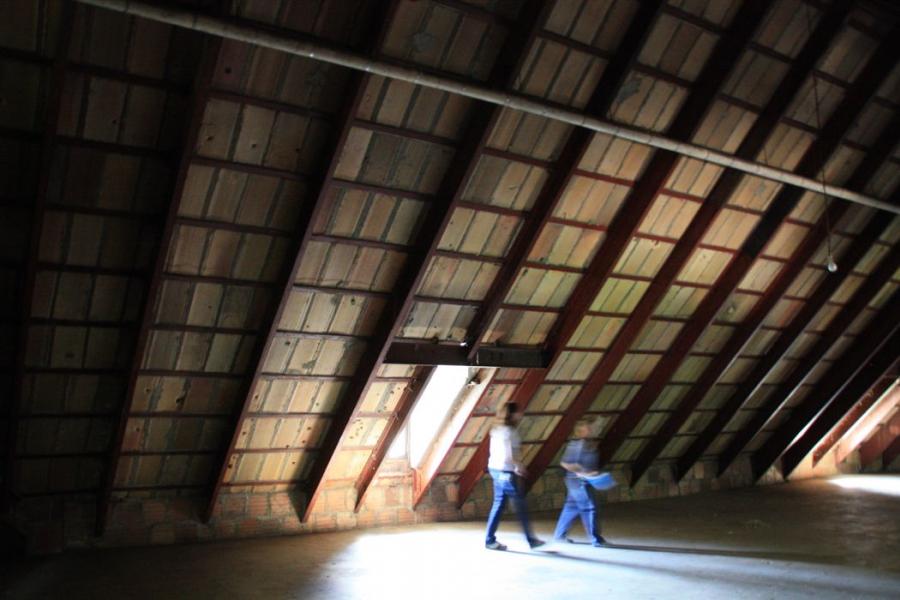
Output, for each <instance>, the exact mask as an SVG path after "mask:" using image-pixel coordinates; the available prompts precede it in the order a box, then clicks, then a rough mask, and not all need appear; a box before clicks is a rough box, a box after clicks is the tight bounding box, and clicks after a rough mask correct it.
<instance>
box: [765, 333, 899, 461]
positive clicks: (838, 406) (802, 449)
mask: <svg viewBox="0 0 900 600" xmlns="http://www.w3.org/2000/svg"><path fill="white" fill-rule="evenodd" d="M892 349H893V350H892ZM898 356H900V334H898V333H895V334H894V335H893V336H892V337H891V339H890V340H889V341H888V342H887V343H886V344H885V345H884V347H883V348H882V351H881V352H878V353H877V354H876V355H875V356H872V357H870V360H869V361H868V362H866V363H865V364H864V365H863V367H862V369H861V370H860V371H859V372H858V373H856V375H854V377H853V379H851V380H850V381H849V382H848V383H847V385H846V386H844V388H843V389H842V390H841V391H840V393H839V394H838V395H837V396H836V397H835V398H834V399H833V400H832V401H831V402H830V403H829V404H828V407H827V408H826V409H825V410H824V411H822V412H821V413H820V414H819V415H818V416H817V417H816V418H815V420H814V421H813V422H812V424H811V425H809V427H807V428H806V430H805V431H804V432H803V434H802V435H801V436H800V437H799V438H798V439H797V440H796V441H794V442H793V443H792V444H791V445H790V447H789V448H788V449H787V450H786V451H785V452H784V454H783V455H782V457H781V473H782V475H784V477H787V476H788V475H790V474H791V473H792V472H793V471H794V469H796V468H797V465H799V464H800V462H801V461H802V460H803V459H804V458H805V457H806V455H807V454H809V453H810V451H811V450H812V449H813V448H814V447H816V444H818V443H819V442H820V440H822V439H823V438H824V437H825V435H826V434H827V433H828V432H829V431H832V430H833V428H834V427H835V425H837V424H838V422H839V421H840V420H841V419H842V418H843V417H844V416H845V415H847V414H848V412H849V411H850V409H852V408H854V407H855V406H857V405H858V404H859V402H860V401H862V400H864V399H865V398H866V397H869V398H871V401H870V404H869V405H870V406H871V404H872V403H874V402H875V401H877V400H878V398H879V397H880V396H881V394H876V393H874V392H875V390H876V388H877V385H878V384H879V383H880V382H889V381H890V380H889V379H888V378H887V377H886V376H887V375H888V374H890V373H892V372H894V369H895V368H896V364H897V357H898ZM841 362H843V358H842V359H841V360H840V361H839V363H838V364H840V363H841ZM891 383H892V382H891ZM887 387H890V384H888V385H887V386H885V387H884V388H883V389H887ZM810 394H811V395H814V394H816V390H813V391H812V392H810ZM860 414H862V413H860Z"/></svg>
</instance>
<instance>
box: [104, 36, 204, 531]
mask: <svg viewBox="0 0 900 600" xmlns="http://www.w3.org/2000/svg"><path fill="white" fill-rule="evenodd" d="M221 46H222V40H221V38H216V37H207V38H206V39H205V40H204V45H203V50H202V55H201V58H200V60H199V62H198V64H197V73H196V76H195V77H194V89H193V91H192V92H191V101H190V106H191V112H190V116H189V118H188V121H187V127H186V128H185V132H184V138H183V139H182V146H181V155H180V158H179V160H178V171H177V173H176V176H175V181H174V185H173V188H172V194H171V200H170V202H169V207H168V212H167V214H166V218H165V224H164V225H163V230H162V235H161V237H160V242H159V248H158V249H157V253H156V260H155V262H154V267H153V272H152V274H151V276H150V283H149V286H148V288H147V294H146V296H145V298H144V304H143V307H142V316H141V322H140V327H139V329H138V334H137V338H136V340H135V346H134V357H133V358H132V360H131V368H130V370H129V371H128V386H127V388H126V393H125V397H124V398H123V399H122V406H121V409H120V413H119V417H118V424H117V426H116V433H115V435H114V437H113V439H112V443H111V445H110V450H109V452H110V457H109V460H108V462H107V466H106V470H105V472H104V474H103V477H102V480H103V485H102V487H101V493H100V496H99V498H98V510H97V523H96V525H97V534H98V535H102V534H103V532H104V531H105V529H106V524H107V519H108V517H109V507H110V503H111V502H112V495H113V488H114V486H115V480H116V473H117V471H118V467H119V462H120V461H121V458H122V452H123V447H124V442H125V430H126V427H127V424H128V418H129V415H130V413H131V410H132V407H133V405H134V396H135V392H136V389H137V382H138V377H139V375H140V370H141V365H142V364H143V362H144V357H145V355H146V351H147V345H148V341H149V338H150V332H151V329H152V327H153V321H154V315H155V309H156V304H157V302H158V301H159V299H160V298H159V295H160V291H161V286H162V283H163V281H164V279H165V273H164V271H165V265H166V260H167V257H168V254H169V249H170V247H171V244H172V239H173V237H174V232H175V225H176V221H177V218H178V206H179V203H180V200H181V196H182V194H183V193H184V187H185V184H186V182H187V175H188V169H189V168H190V165H191V156H192V155H193V153H194V148H195V147H196V146H197V138H198V136H199V135H200V128H201V126H202V122H203V114H204V112H205V110H206V103H207V100H208V97H209V91H210V86H211V85H212V80H213V75H214V73H215V68H216V63H217V62H218V57H219V50H220V48H221Z"/></svg>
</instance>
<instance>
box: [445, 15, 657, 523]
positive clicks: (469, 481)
mask: <svg viewBox="0 0 900 600" xmlns="http://www.w3.org/2000/svg"><path fill="white" fill-rule="evenodd" d="M662 4H663V2H660V1H659V0H657V1H655V2H644V3H641V5H640V7H639V9H638V12H637V13H636V14H635V15H634V17H633V18H632V20H631V24H630V25H629V26H628V30H627V31H626V32H625V35H624V36H623V38H622V42H621V43H620V44H619V48H618V49H617V51H616V54H615V57H614V58H613V59H612V60H611V61H610V62H609V63H608V64H607V65H606V68H605V69H604V71H603V75H602V76H601V78H600V81H599V82H598V84H597V87H596V88H595V89H594V92H593V94H592V95H591V99H590V101H589V102H588V107H589V108H588V110H590V111H592V113H593V114H595V115H606V114H607V113H608V112H609V109H610V107H611V106H612V104H613V103H614V102H615V100H616V97H617V96H618V93H619V89H620V88H621V86H622V84H623V83H624V81H625V78H626V77H627V75H628V72H629V71H630V69H631V68H633V66H634V65H635V64H636V63H637V59H638V56H639V55H640V52H641V48H643V46H644V42H645V41H646V39H647V36H649V35H650V32H651V31H652V29H653V25H654V24H655V23H656V19H657V17H658V15H659V11H660V8H661V6H662ZM592 139H593V136H586V135H585V134H584V133H581V132H579V131H578V130H574V131H573V132H572V134H571V137H570V139H569V140H568V141H567V143H566V146H565V147H564V149H563V152H562V153H561V154H560V160H559V168H558V169H554V173H555V172H557V171H558V172H559V173H567V172H569V171H570V170H572V169H573V168H574V169H577V166H578V163H579V162H580V161H581V157H582V156H583V155H584V153H585V152H586V151H587V149H588V147H589V146H590V142H591V140H592ZM563 161H565V162H563ZM570 179H571V176H556V175H554V178H553V179H552V180H551V181H548V182H547V185H546V186H545V187H544V189H542V190H541V194H540V196H539V198H538V199H537V200H536V201H535V206H534V207H533V209H532V213H533V214H534V216H533V217H532V218H531V219H530V220H529V221H526V222H525V223H523V225H522V227H523V229H524V228H525V227H528V230H527V232H526V234H520V235H518V236H516V241H515V242H514V244H513V246H512V247H511V248H510V251H509V253H508V256H507V260H506V261H505V262H504V268H501V271H500V272H498V273H497V276H496V280H495V282H494V283H493V284H492V285H491V288H490V290H489V291H488V295H487V297H486V299H485V308H484V310H482V311H481V312H480V313H478V314H477V315H476V318H475V320H474V321H473V324H472V327H470V328H469V331H468V339H469V341H470V343H471V344H473V348H474V349H476V350H477V347H476V345H477V344H479V343H480V342H481V340H482V338H483V337H484V333H485V331H486V328H487V327H489V326H490V323H491V321H492V320H493V319H494V316H495V315H496V314H497V311H498V310H499V309H498V303H499V302H502V301H503V299H504V298H505V296H506V293H507V292H508V290H509V286H510V285H512V282H513V281H514V278H515V277H516V276H517V275H518V273H519V270H520V269H521V268H522V266H523V265H524V264H525V262H527V260H528V255H529V254H530V251H531V245H532V243H533V240H534V239H536V238H537V232H538V231H539V230H540V227H539V226H540V225H541V224H542V223H543V222H545V221H546V220H547V219H548V218H549V216H550V215H552V214H553V210H554V208H555V206H556V204H558V202H559V199H560V198H561V196H562V194H563V193H564V192H565V185H566V184H567V183H568V181H569V180H570ZM507 265H508V266H507ZM561 314H562V313H561ZM552 342H553V340H548V343H546V344H545V345H544V347H545V348H546V349H547V350H548V351H549V352H550V353H551V356H552V357H551V359H550V360H551V362H552V361H553V360H555V359H556V358H557V357H558V356H559V354H560V352H561V351H562V347H563V345H564V343H556V344H553V343H552ZM545 376H546V370H545V369H540V370H537V369H532V370H530V371H528V373H527V374H526V376H525V379H524V380H523V381H522V382H521V383H520V384H519V385H518V386H517V387H516V391H515V392H514V396H513V400H514V401H515V402H517V403H518V404H519V406H520V407H522V408H523V409H524V407H526V406H527V405H528V402H529V401H530V400H531V398H532V397H533V396H534V393H535V392H536V391H537V389H538V387H539V386H540V384H541V382H543V380H544V377H545ZM488 443H489V441H488V440H487V439H485V440H482V441H481V444H480V445H479V446H478V449H477V450H476V451H475V452H474V453H473V455H472V457H471V458H470V459H469V462H468V464H467V465H466V467H465V469H464V470H463V472H462V474H461V475H460V478H459V495H458V499H457V502H458V504H459V505H460V506H462V504H463V503H464V502H465V501H466V498H468V497H469V494H470V493H471V492H472V489H474V487H475V484H476V483H478V480H479V479H481V476H482V475H483V474H484V471H485V468H486V466H487V459H488Z"/></svg>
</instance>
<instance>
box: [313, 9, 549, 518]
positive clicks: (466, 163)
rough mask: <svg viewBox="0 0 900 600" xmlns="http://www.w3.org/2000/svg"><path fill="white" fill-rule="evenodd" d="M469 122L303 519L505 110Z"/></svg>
mask: <svg viewBox="0 0 900 600" xmlns="http://www.w3.org/2000/svg"><path fill="white" fill-rule="evenodd" d="M549 8H550V5H547V4H544V3H542V2H540V1H539V0H529V2H527V3H526V4H525V6H524V7H523V9H522V11H521V12H520V15H519V18H518V20H517V23H516V25H515V26H514V27H513V28H512V29H511V30H510V32H509V36H508V38H507V40H506V42H505V43H504V45H503V48H502V49H501V51H500V54H499V56H498V59H497V61H496V63H495V64H494V67H493V69H492V70H491V75H490V77H489V82H490V84H491V85H492V86H493V87H495V88H498V89H509V88H511V86H512V85H513V83H514V81H515V77H516V75H517V74H518V72H519V70H520V67H521V65H522V63H523V62H524V61H525V59H526V57H527V53H528V48H529V47H530V46H531V44H532V42H533V40H534V37H535V35H536V34H537V32H538V31H539V30H540V28H541V26H542V24H543V18H544V14H545V11H546V10H549ZM470 110H471V111H472V113H471V117H470V121H469V123H468V124H467V126H466V130H465V132H464V134H463V137H462V140H461V141H460V143H459V145H458V147H457V150H456V153H455V154H454V157H453V159H452V161H451V163H450V166H449V168H448V169H447V172H446V174H445V175H444V178H443V180H442V181H441V184H440V186H439V190H438V193H437V195H436V199H435V201H434V202H433V203H432V204H431V206H430V207H429V209H428V211H427V212H426V213H425V216H424V219H423V222H422V224H421V226H420V229H419V232H418V234H417V236H416V242H415V244H413V251H412V252H411V253H410V254H409V256H408V258H407V261H406V264H405V266H404V269H403V271H402V272H401V273H400V275H399V277H398V279H397V282H396V283H395V284H394V287H393V292H394V297H395V298H396V299H397V300H398V301H396V302H393V303H390V304H388V305H387V306H386V307H385V311H384V314H382V316H381V318H380V319H379V323H378V326H377V327H376V330H375V332H374V334H373V336H372V339H373V341H372V342H371V343H370V344H369V345H368V346H367V348H366V351H365V352H364V354H363V356H362V357H361V359H360V362H359V366H358V368H357V376H356V377H354V379H353V381H352V382H351V383H350V385H349V386H348V388H347V390H346V391H345V393H344V396H343V400H342V401H341V403H340V405H339V406H338V409H337V412H336V414H335V415H334V418H333V419H332V423H331V425H330V426H329V428H328V431H327V432H326V434H325V439H324V441H323V443H322V450H321V452H320V456H318V457H317V459H316V460H315V462H314V463H313V465H312V468H311V469H310V473H309V477H308V482H309V486H308V493H309V496H308V500H307V505H306V510H305V511H304V514H303V520H304V521H305V520H307V519H308V518H309V516H310V514H311V513H312V510H313V508H314V507H315V503H316V500H317V498H318V496H319V493H320V491H321V488H322V484H323V483H324V475H325V471H326V470H327V468H328V465H329V464H330V462H331V460H332V458H333V457H334V455H335V453H336V451H337V448H338V446H339V444H340V441H341V439H342V438H343V435H344V430H345V428H346V425H347V423H349V422H350V420H351V419H352V416H353V414H354V413H355V412H356V410H357V406H358V405H359V403H360V402H361V401H362V400H363V398H364V397H365V394H366V392H367V391H368V389H369V387H370V385H371V383H372V381H373V380H374V378H375V376H376V373H377V372H378V370H379V369H380V368H381V365H382V364H383V363H384V360H385V357H386V355H387V352H388V349H389V347H390V344H391V342H392V341H393V339H394V338H395V337H396V336H397V334H398V333H399V332H400V329H401V328H402V326H403V323H404V322H405V320H406V317H407V315H408V314H409V311H410V310H411V309H412V307H413V304H414V302H415V294H416V291H417V290H418V288H419V286H420V284H421V282H422V280H423V279H424V277H425V272H426V270H427V268H428V265H429V263H430V261H431V258H432V257H433V256H435V255H436V254H437V253H438V252H439V249H438V244H439V243H440V240H441V237H442V236H443V233H444V231H445V230H446V228H447V226H448V225H449V223H450V219H451V218H452V216H453V212H454V210H455V208H456V206H457V204H458V203H459V202H460V201H462V196H463V192H464V190H465V187H466V185H467V183H468V181H469V180H470V178H471V176H472V173H473V172H474V170H475V168H476V165H477V161H478V157H479V156H480V155H481V153H482V152H483V151H484V150H485V148H487V142H488V140H489V138H490V135H491V131H492V130H493V127H494V124H495V123H496V122H497V120H498V119H499V117H500V114H501V112H502V109H501V108H500V107H498V106H493V105H490V106H489V105H485V104H482V103H475V104H474V105H473V106H472V108H471V109H470Z"/></svg>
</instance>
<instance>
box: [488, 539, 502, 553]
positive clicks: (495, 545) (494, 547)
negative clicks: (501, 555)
mask: <svg viewBox="0 0 900 600" xmlns="http://www.w3.org/2000/svg"><path fill="white" fill-rule="evenodd" d="M484 547H485V548H487V549H488V550H500V551H501V552H502V551H503V550H506V546H504V545H503V544H501V543H500V542H496V541H495V542H487V543H485V545H484Z"/></svg>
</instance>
